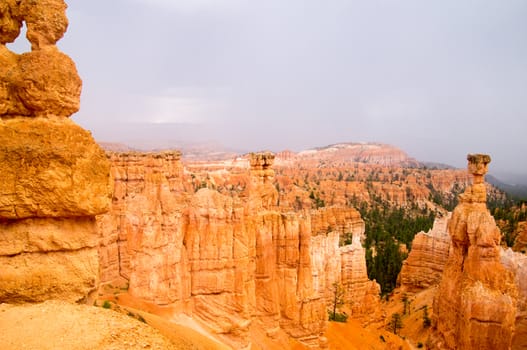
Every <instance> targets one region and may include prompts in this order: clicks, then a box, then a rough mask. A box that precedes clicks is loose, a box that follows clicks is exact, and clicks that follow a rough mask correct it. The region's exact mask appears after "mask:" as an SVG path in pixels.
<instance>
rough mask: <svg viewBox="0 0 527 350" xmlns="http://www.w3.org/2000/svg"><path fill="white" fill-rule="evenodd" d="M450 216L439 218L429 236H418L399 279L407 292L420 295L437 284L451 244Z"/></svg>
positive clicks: (423, 233) (424, 233)
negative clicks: (448, 228) (449, 232)
mask: <svg viewBox="0 0 527 350" xmlns="http://www.w3.org/2000/svg"><path fill="white" fill-rule="evenodd" d="M450 216H451V214H448V215H446V216H443V217H438V218H436V219H435V221H434V226H433V227H432V228H431V229H430V230H429V231H428V232H419V233H418V234H416V235H415V237H414V239H413V241H412V250H411V251H410V254H408V258H407V259H406V260H405V261H403V266H402V268H401V272H400V273H399V277H398V284H399V285H400V286H401V288H403V289H404V290H407V291H410V292H417V291H420V290H422V289H426V288H429V287H432V286H434V285H436V284H438V283H439V282H440V281H441V274H442V273H443V270H444V268H445V264H446V262H447V260H448V256H449V252H450V246H451V240H450V236H449V235H448V230H447V224H448V221H449V220H450Z"/></svg>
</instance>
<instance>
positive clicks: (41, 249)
mask: <svg viewBox="0 0 527 350" xmlns="http://www.w3.org/2000/svg"><path fill="white" fill-rule="evenodd" d="M65 10H66V4H65V3H64V1H62V0H39V1H34V0H27V1H26V0H22V1H11V0H7V1H2V3H1V4H0V78H1V82H0V169H1V170H2V179H1V180H0V263H1V265H2V269H1V270H0V300H1V301H2V302H36V301H43V300H47V299H51V298H58V299H63V300H67V301H72V302H73V301H82V300H86V299H87V298H88V297H89V296H90V294H91V293H92V292H94V291H95V290H96V289H97V286H98V276H99V257H98V253H97V245H98V241H99V236H98V232H97V226H96V222H95V215H97V214H101V213H103V212H105V211H106V210H108V208H109V205H110V200H111V194H110V191H111V187H110V176H109V170H110V164H109V162H108V160H107V159H106V156H105V154H104V152H103V151H102V150H101V149H100V148H99V146H98V145H97V144H96V143H95V141H94V140H93V138H92V137H91V134H90V133H89V132H87V131H85V130H83V129H82V128H80V127H79V126H77V125H76V124H74V123H73V122H72V121H70V120H68V119H67V117H69V116H70V115H71V114H73V113H74V112H76V111H77V110H78V108H79V101H80V91H81V80H80V78H79V77H78V74H77V70H76V68H75V64H74V63H73V61H72V60H71V59H70V58H69V57H68V56H66V55H65V54H63V53H61V52H60V51H59V50H58V49H57V47H56V46H55V43H56V42H57V40H59V39H60V38H61V37H62V36H63V35H64V32H65V31H66V27H67V23H68V22H67V19H66V16H65ZM24 21H25V23H26V25H27V29H28V30H27V37H28V39H29V41H30V42H31V46H32V51H31V52H29V53H24V54H22V55H18V54H15V53H13V52H11V51H9V50H8V49H7V48H6V47H5V44H6V43H8V42H12V41H14V40H15V39H16V37H17V36H18V35H19V33H20V27H21V25H22V22H24ZM28 117H32V118H28Z"/></svg>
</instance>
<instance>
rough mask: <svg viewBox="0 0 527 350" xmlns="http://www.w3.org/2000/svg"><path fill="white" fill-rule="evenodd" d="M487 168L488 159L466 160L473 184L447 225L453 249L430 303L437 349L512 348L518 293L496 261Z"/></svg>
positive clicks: (480, 156) (473, 156)
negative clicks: (487, 203)
mask: <svg viewBox="0 0 527 350" xmlns="http://www.w3.org/2000/svg"><path fill="white" fill-rule="evenodd" d="M489 163H490V157H489V156H488V155H484V154H471V155H468V170H469V172H470V173H472V175H473V177H474V181H473V185H472V186H470V187H469V188H467V190H466V191H465V193H463V194H462V195H461V196H460V204H459V205H458V206H457V207H456V208H455V210H454V212H453V213H452V218H451V220H450V222H449V224H448V231H449V233H450V237H451V239H452V250H451V254H450V256H449V258H448V261H447V263H446V266H445V270H444V273H443V276H442V279H441V283H440V285H439V289H438V292H437V295H436V297H435V300H434V315H435V327H436V330H437V333H438V339H437V340H436V343H437V344H436V345H437V347H438V348H446V349H460V350H461V349H489V350H490V349H510V348H511V342H512V338H513V335H514V328H515V317H516V308H517V305H516V304H517V299H518V289H517V286H516V284H515V277H514V275H513V273H512V272H510V271H509V270H507V269H506V268H505V267H504V265H503V264H502V263H501V261H500V240H501V233H500V230H499V229H498V227H497V226H496V223H495V221H494V218H493V217H492V216H491V215H490V212H489V211H488V209H487V206H486V186H485V182H484V175H485V174H486V173H487V168H488V164H489Z"/></svg>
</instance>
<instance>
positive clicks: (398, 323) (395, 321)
mask: <svg viewBox="0 0 527 350" xmlns="http://www.w3.org/2000/svg"><path fill="white" fill-rule="evenodd" d="M390 328H391V329H392V332H393V334H397V330H399V329H401V328H403V320H402V319H401V315H400V314H398V313H394V314H392V319H391V321H390Z"/></svg>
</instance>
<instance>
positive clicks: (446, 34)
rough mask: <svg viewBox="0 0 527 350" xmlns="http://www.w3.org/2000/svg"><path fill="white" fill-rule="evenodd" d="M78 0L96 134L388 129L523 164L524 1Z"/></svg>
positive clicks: (451, 149)
mask: <svg viewBox="0 0 527 350" xmlns="http://www.w3.org/2000/svg"><path fill="white" fill-rule="evenodd" d="M67 3H68V6H69V7H68V12H67V14H68V17H69V20H70V25H69V28H68V32H67V33H66V35H65V37H64V38H63V39H62V40H61V41H60V42H59V47H60V48H61V50H62V51H64V52H65V53H67V54H68V55H70V56H71V57H72V58H73V60H74V61H75V62H76V64H77V68H78V70H79V74H80V76H81V78H82V79H83V92H82V100H81V111H80V112H78V113H77V114H76V115H74V116H73V119H74V120H75V121H76V122H77V123H79V124H80V125H82V126H83V127H85V128H87V129H89V130H91V131H92V133H93V135H94V136H95V138H96V139H98V140H100V141H116V142H126V143H132V144H133V143H141V142H142V143H143V144H146V143H148V144H149V145H152V146H155V145H156V144H161V143H165V144H166V143H172V144H174V145H175V144H177V143H178V142H215V143H217V144H222V145H224V146H226V147H228V148H231V149H235V150H241V151H258V150H264V149H267V150H273V151H279V150H283V149H291V150H295V151H299V150H303V149H307V148H312V147H317V146H324V145H328V144H333V143H337V142H382V143H388V144H392V145H395V146H397V147H400V148H402V149H403V150H405V151H406V152H407V153H409V155H410V156H412V157H414V158H416V159H418V160H425V161H435V162H442V163H447V164H451V165H454V166H459V167H465V166H466V155H467V154H468V153H488V154H490V155H491V156H492V158H493V161H492V163H491V165H490V167H491V169H492V168H494V169H499V170H500V171H506V172H510V173H522V174H527V156H526V155H525V153H526V151H527V20H526V18H527V1H524V0H506V1H503V0H492V1H490V0H465V1H459V0H441V1H440V0H431V1H422V0H399V1H395V0H361V1H359V0H357V1H355V0H346V1H344V0H326V1H322V0H318V1H314V0H266V1H255V0H252V1H249V0H177V1H175V0H174V1H172V0H112V1H102V0H91V1H86V0H69V1H67ZM24 40H25V39H19V41H17V42H16V43H15V44H14V45H13V49H15V48H19V47H23V45H24V42H23V41H24ZM18 50H21V49H18ZM164 146H166V145H164Z"/></svg>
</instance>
